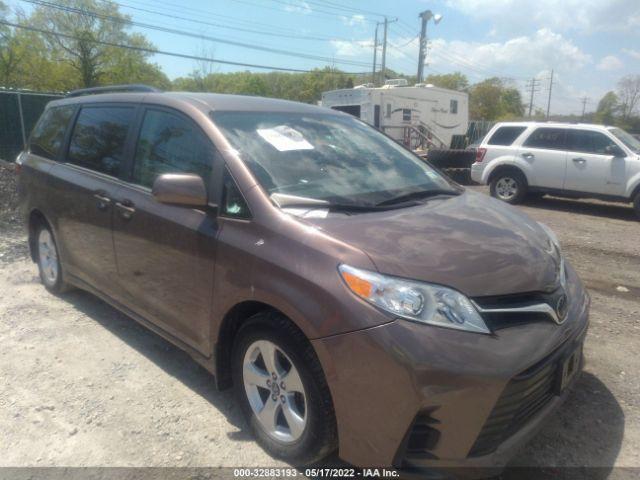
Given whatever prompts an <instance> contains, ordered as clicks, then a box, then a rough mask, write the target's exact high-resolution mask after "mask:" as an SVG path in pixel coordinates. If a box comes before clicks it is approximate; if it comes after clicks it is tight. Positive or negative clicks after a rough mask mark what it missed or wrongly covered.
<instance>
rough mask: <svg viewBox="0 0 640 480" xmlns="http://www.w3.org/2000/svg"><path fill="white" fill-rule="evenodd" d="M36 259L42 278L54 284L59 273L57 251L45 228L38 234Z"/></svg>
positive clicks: (49, 233)
mask: <svg viewBox="0 0 640 480" xmlns="http://www.w3.org/2000/svg"><path fill="white" fill-rule="evenodd" d="M38 259H39V262H40V268H41V269H42V274H43V277H44V280H45V281H46V282H47V283H48V284H49V285H54V284H55V283H56V281H57V280H58V275H59V271H58V269H59V266H58V252H57V251H56V245H55V243H54V242H53V237H52V235H51V232H50V231H49V230H48V229H46V228H43V229H42V230H40V233H39V234H38Z"/></svg>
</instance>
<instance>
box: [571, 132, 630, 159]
mask: <svg viewBox="0 0 640 480" xmlns="http://www.w3.org/2000/svg"><path fill="white" fill-rule="evenodd" d="M607 147H615V148H618V146H617V145H616V144H615V142H614V141H613V140H611V139H610V138H609V137H607V136H606V135H604V134H602V133H600V132H594V131H590V130H569V131H568V132H567V150H571V151H572V152H584V153H595V154H600V155H608V154H609V153H608V152H607Z"/></svg>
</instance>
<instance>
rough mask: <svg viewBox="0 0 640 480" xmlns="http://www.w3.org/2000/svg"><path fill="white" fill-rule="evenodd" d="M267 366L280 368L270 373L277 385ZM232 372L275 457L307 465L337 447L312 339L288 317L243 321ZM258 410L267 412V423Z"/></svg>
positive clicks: (259, 435)
mask: <svg viewBox="0 0 640 480" xmlns="http://www.w3.org/2000/svg"><path fill="white" fill-rule="evenodd" d="M271 346H272V347H273V348H274V350H273V351H274V352H276V353H275V354H274V355H270V353H271ZM265 357H267V358H273V361H271V360H269V361H267V360H265ZM267 366H272V368H271V369H269V368H265V367H267ZM268 370H276V372H271V373H272V374H273V373H275V375H276V377H277V378H275V386H274V382H273V380H274V378H273V376H270V375H268V373H269V371H268ZM296 372H297V374H298V375H297V376H296V375H295V373H296ZM232 376H233V385H234V390H235V394H236V397H237V400H238V402H239V404H240V406H241V408H242V412H243V414H244V417H245V419H246V421H247V424H248V425H249V427H250V428H251V430H252V432H253V434H254V435H255V437H256V439H257V441H258V443H259V444H260V445H261V446H262V447H263V448H264V449H265V450H266V451H267V452H269V453H270V454H271V455H273V456H274V457H277V458H281V459H284V460H287V461H288V462H290V463H292V464H294V465H309V464H312V463H314V462H317V461H319V460H321V459H323V458H324V457H326V456H327V455H329V454H330V453H331V452H333V451H334V450H335V449H336V448H337V428H336V421H335V414H334V411H333V403H332V401H331V394H330V392H329V387H328V386H327V382H326V379H325V377H324V373H323V371H322V367H321V366H320V363H319V361H318V358H317V356H316V354H315V351H314V350H313V347H312V346H311V344H310V343H309V341H308V340H307V339H306V338H305V337H304V335H303V334H302V333H301V332H300V331H299V330H298V329H297V328H296V327H295V326H294V325H293V324H292V323H291V322H290V321H289V320H288V319H287V318H286V317H284V316H283V315H281V314H279V313H276V312H266V313H259V314H257V315H255V316H254V317H252V318H251V319H250V320H248V321H247V322H246V323H245V324H244V325H242V327H241V328H240V330H239V332H238V334H237V336H236V341H235V342H234V346H233V353H232ZM245 377H246V380H247V382H245ZM287 382H289V383H288V384H287ZM267 383H269V384H268V385H267ZM256 385H262V386H256ZM259 412H265V414H264V415H263V416H262V418H263V419H266V422H265V420H261V418H259V416H258V413H259ZM272 412H273V413H272Z"/></svg>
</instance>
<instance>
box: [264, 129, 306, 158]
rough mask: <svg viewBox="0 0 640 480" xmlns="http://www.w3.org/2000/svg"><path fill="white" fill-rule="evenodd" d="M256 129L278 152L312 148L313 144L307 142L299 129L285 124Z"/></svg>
mask: <svg viewBox="0 0 640 480" xmlns="http://www.w3.org/2000/svg"><path fill="white" fill-rule="evenodd" d="M256 131H257V132H258V135H260V136H261V137H262V138H264V139H265V140H266V141H267V142H269V143H270V144H271V145H272V146H273V147H275V148H276V149H277V150H278V151H280V152H288V151H290V150H313V145H311V144H310V143H309V142H307V141H306V140H305V138H304V137H303V136H302V134H301V133H300V132H299V131H297V130H294V129H293V128H291V127H287V126H286V125H279V126H277V127H273V128H259V129H258V130H256Z"/></svg>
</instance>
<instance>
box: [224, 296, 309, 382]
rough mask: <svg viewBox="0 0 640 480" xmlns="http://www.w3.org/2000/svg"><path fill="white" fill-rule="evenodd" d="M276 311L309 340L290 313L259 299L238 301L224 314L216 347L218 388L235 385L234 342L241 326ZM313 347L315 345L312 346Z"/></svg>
mask: <svg viewBox="0 0 640 480" xmlns="http://www.w3.org/2000/svg"><path fill="white" fill-rule="evenodd" d="M268 312H271V313H275V314H279V315H280V316H281V317H283V318H285V319H286V320H287V321H288V323H290V324H291V325H292V327H293V328H295V329H296V330H297V331H299V332H300V334H301V335H302V336H303V337H304V338H305V339H306V340H307V341H308V342H309V339H308V338H307V336H306V335H305V334H304V332H303V331H302V329H301V328H300V327H299V326H298V325H297V324H296V322H295V321H293V320H292V319H291V318H290V316H289V315H287V314H286V313H285V312H283V311H281V310H279V309H278V308H276V307H274V306H272V305H270V304H268V303H265V302H262V301H257V300H246V301H242V302H240V303H237V304H236V305H234V306H233V307H231V308H230V309H229V311H228V312H227V313H226V314H225V315H224V317H223V319H222V322H221V323H220V328H219V329H218V338H217V341H216V347H215V379H216V384H217V386H218V389H220V390H225V389H227V388H230V387H231V386H232V385H233V381H232V378H231V356H232V352H233V344H234V342H235V339H236V337H237V334H238V331H239V330H240V327H242V326H243V325H244V324H245V323H246V322H247V321H249V320H251V318H253V317H254V316H255V315H257V314H260V313H268ZM309 344H311V342H309ZM312 348H313V347H312Z"/></svg>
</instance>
